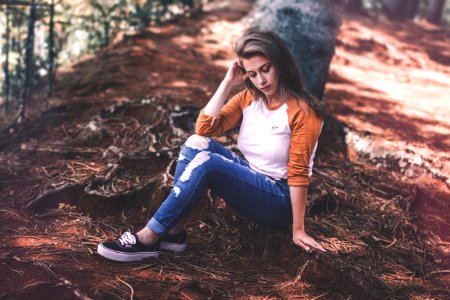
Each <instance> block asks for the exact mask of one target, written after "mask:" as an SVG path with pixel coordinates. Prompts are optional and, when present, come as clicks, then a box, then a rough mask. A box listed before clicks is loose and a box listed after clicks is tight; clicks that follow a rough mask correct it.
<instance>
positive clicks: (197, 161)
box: [180, 151, 209, 182]
mask: <svg viewBox="0 0 450 300" xmlns="http://www.w3.org/2000/svg"><path fill="white" fill-rule="evenodd" d="M208 159H209V155H208V152H205V151H202V152H200V153H198V154H197V155H196V156H195V157H194V159H193V160H192V161H191V162H190V163H189V164H188V165H187V167H186V169H184V172H183V174H181V176H180V181H181V182H186V181H188V180H189V179H190V178H191V174H192V171H193V170H194V169H195V168H197V167H198V166H200V165H201V164H203V163H204V162H205V161H207V160H208Z"/></svg>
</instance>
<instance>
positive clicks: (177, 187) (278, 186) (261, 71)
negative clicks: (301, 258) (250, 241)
mask: <svg viewBox="0 0 450 300" xmlns="http://www.w3.org/2000/svg"><path fill="white" fill-rule="evenodd" d="M235 52H236V56H237V58H236V59H235V60H234V61H233V63H232V64H231V66H230V67H229V69H228V72H227V73H226V75H225V78H224V80H223V81H222V83H221V84H220V86H219V88H218V89H217V91H216V93H215V94H214V96H213V97H212V98H211V100H209V102H208V103H207V104H206V106H205V107H204V108H203V110H202V111H201V112H200V115H199V117H198V119H197V124H196V134H195V135H193V136H191V137H189V138H188V140H187V141H186V143H185V145H184V146H183V147H182V149H181V153H180V156H179V159H178V161H177V167H176V170H175V175H174V187H173V189H172V191H171V193H170V194H169V196H168V197H167V199H166V200H165V201H164V202H163V203H162V204H161V206H160V208H159V209H158V210H157V212H156V213H155V215H154V216H153V217H152V218H151V219H150V221H149V222H148V223H147V225H146V226H145V227H144V228H142V229H141V230H140V231H138V232H137V233H131V232H129V231H127V232H125V233H124V234H123V235H122V236H121V237H120V238H119V239H118V240H116V241H112V242H105V243H102V244H100V245H99V246H98V249H97V251H98V253H99V254H100V255H102V256H104V257H106V258H108V259H111V260H115V261H138V260H142V259H145V258H149V257H158V255H159V250H160V249H166V250H173V251H184V250H185V249H186V233H185V231H184V229H183V220H184V219H185V217H186V216H187V214H188V213H189V212H190V211H191V210H192V209H193V208H194V207H195V206H196V205H197V203H198V202H199V201H200V199H202V196H203V194H204V193H205V191H206V190H207V189H208V188H210V189H211V190H212V191H214V193H216V194H217V195H219V196H220V197H221V198H222V199H224V200H225V202H226V203H227V204H228V205H230V206H231V207H232V208H233V209H235V210H236V211H237V212H238V213H240V214H242V215H243V216H245V217H247V218H249V219H251V220H253V221H255V222H257V223H259V224H262V225H265V226H268V227H272V228H287V227H288V226H291V225H292V239H293V241H294V243H295V244H297V245H298V246H300V247H302V248H303V249H305V250H307V251H308V250H312V249H319V250H322V251H325V250H324V249H323V247H322V246H321V245H320V244H319V243H318V242H316V241H315V240H314V239H313V238H312V237H310V236H309V235H308V234H307V233H306V230H305V222H304V221H305V210H306V197H307V191H308V184H309V176H310V175H311V173H312V166H313V158H314V154H315V151H316V148H317V140H318V138H319V135H320V131H321V128H322V124H323V122H322V111H323V103H322V102H321V101H320V100H318V99H316V98H314V97H313V96H312V95H311V94H310V93H308V92H307V91H306V90H305V88H304V86H303V80H302V77H301V73H300V71H299V69H298V67H297V65H296V63H295V61H294V59H293V57H292V54H291V53H290V52H289V50H288V48H287V47H286V45H285V44H284V43H283V42H282V40H281V39H280V38H279V37H278V36H277V35H276V34H275V33H273V32H269V31H251V32H248V33H247V34H245V35H243V36H242V37H241V38H239V39H238V41H237V42H236V45H235ZM243 83H245V84H246V87H247V89H245V90H244V91H242V92H240V93H238V94H237V95H235V96H234V97H232V98H231V100H230V101H228V102H227V103H226V104H225V105H224V103H225V102H226V99H227V97H228V94H229V92H230V90H231V89H232V88H233V87H235V86H238V85H240V84H243ZM236 127H240V130H239V137H238V148H239V150H240V151H241V152H242V153H243V155H244V157H245V159H241V158H239V157H238V156H237V155H235V154H234V153H233V152H231V151H230V150H229V149H228V148H226V147H224V146H222V145H220V144H219V143H217V142H215V141H214V140H212V139H211V138H210V137H212V136H218V135H221V134H223V133H225V132H227V131H228V130H230V129H233V128H236Z"/></svg>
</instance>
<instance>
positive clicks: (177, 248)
mask: <svg viewBox="0 0 450 300" xmlns="http://www.w3.org/2000/svg"><path fill="white" fill-rule="evenodd" d="M186 247H187V243H184V244H180V243H168V242H161V243H160V249H162V250H170V251H173V252H183V251H184V250H186Z"/></svg>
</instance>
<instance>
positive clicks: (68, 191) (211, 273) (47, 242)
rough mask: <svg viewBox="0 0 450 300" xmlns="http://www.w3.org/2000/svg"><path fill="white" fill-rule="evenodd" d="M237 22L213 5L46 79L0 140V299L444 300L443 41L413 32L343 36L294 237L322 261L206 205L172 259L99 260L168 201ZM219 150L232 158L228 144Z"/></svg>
mask: <svg viewBox="0 0 450 300" xmlns="http://www.w3.org/2000/svg"><path fill="white" fill-rule="evenodd" d="M250 9H251V1H235V0H227V1H213V2H212V3H210V4H209V5H208V6H206V7H205V10H204V12H203V13H200V14H197V15H195V16H193V17H192V18H189V19H183V20H179V21H177V22H173V23H170V24H165V25H163V26H161V27H154V28H149V29H148V30H147V31H146V32H145V33H142V34H138V35H136V34H131V33H130V34H124V35H123V36H121V37H119V38H118V39H117V41H115V42H114V43H113V44H112V45H111V46H109V47H108V48H106V49H104V50H102V51H101V52H99V53H98V54H97V55H95V56H92V57H88V58H85V59H83V60H82V61H80V62H79V63H76V64H74V65H72V66H70V67H67V68H65V69H62V70H60V72H59V74H58V78H57V87H56V93H55V97H53V98H52V99H49V101H48V103H47V105H46V107H44V106H42V105H38V100H39V97H40V96H39V93H36V95H35V97H34V98H35V99H34V103H33V104H32V107H31V109H30V111H29V117H28V119H27V120H26V121H25V122H24V123H22V124H21V125H20V126H13V127H11V128H9V129H8V130H4V131H3V132H1V133H0V200H1V201H0V231H1V233H2V234H1V237H0V245H1V247H0V273H1V274H2V279H3V280H1V281H0V298H1V299H79V298H82V299H90V298H92V299H116V298H117V299H129V298H135V299H184V298H186V299H222V298H232V299H278V298H282V299H284V298H289V299H290V298H295V299H297V298H300V299H361V298H365V299H448V298H450V293H449V292H448V291H449V283H450V271H449V266H450V264H449V254H450V248H449V245H450V240H449V232H450V231H449V221H448V220H449V218H448V216H449V213H448V212H449V209H448V207H449V203H450V202H449V200H450V192H449V186H450V184H449V182H450V181H449V174H448V170H449V153H450V152H449V151H448V150H449V136H450V135H449V134H450V123H449V120H448V118H447V116H448V115H449V113H450V105H449V103H448V100H449V99H448V95H450V81H449V74H450V52H449V48H448V46H447V45H448V44H449V42H450V34H449V33H448V32H446V31H443V30H442V29H439V28H437V27H434V26H431V25H429V24H427V23H424V22H420V21H419V22H403V23H393V22H390V21H387V20H385V19H384V18H381V17H376V16H371V15H368V16H360V15H348V16H345V18H344V20H343V25H342V29H341V33H340V35H339V37H338V44H337V49H336V56H335V58H334V60H333V62H332V66H331V70H330V81H329V83H328V84H327V90H326V95H325V97H326V101H327V103H328V106H329V109H330V114H331V116H330V117H329V118H328V120H327V126H326V128H325V132H324V134H323V136H322V137H321V141H320V146H321V148H320V151H319V153H318V157H317V159H316V163H315V173H314V175H313V178H312V183H311V186H310V197H309V201H310V202H309V206H308V214H307V220H306V224H307V228H308V230H309V232H310V234H311V235H313V236H314V237H316V238H317V239H318V240H319V241H320V242H321V243H322V244H323V245H324V247H325V248H326V249H327V250H328V252H327V253H325V254H319V253H305V252H303V251H301V250H300V249H299V248H297V247H296V246H294V245H293V244H292V243H291V241H290V233H289V231H286V232H285V231H275V230H269V229H267V228H262V227H260V226H258V225H256V224H253V223H251V222H249V221H247V220H245V219H243V218H241V217H240V216H237V215H235V214H234V213H233V211H231V210H230V209H229V208H228V207H226V206H225V205H224V204H223V202H222V201H221V200H220V199H218V198H217V197H216V196H214V195H212V194H208V195H205V199H204V200H205V201H203V204H202V205H201V206H200V207H199V208H197V209H196V210H195V212H194V213H193V215H192V217H191V218H190V219H189V220H188V223H187V226H186V229H187V231H188V234H189V248H188V251H186V252H185V253H182V254H172V253H162V254H161V256H160V259H158V260H149V261H145V262H141V263H133V264H119V263H114V262H110V261H106V260H105V259H103V258H101V257H100V256H99V255H97V254H96V246H97V244H98V243H99V242H101V241H104V240H106V239H108V238H114V237H117V236H118V235H119V234H120V231H121V230H123V229H125V228H129V227H131V228H134V229H138V228H139V227H141V226H142V225H143V224H145V222H146V220H147V219H148V218H149V217H150V216H151V214H152V213H153V212H154V211H155V209H156V208H157V207H158V205H159V203H160V202H161V201H162V200H163V199H164V196H165V195H167V193H168V192H169V190H170V185H171V179H172V177H171V173H172V172H173V166H174V161H175V159H176V157H177V153H178V151H179V147H180V145H181V144H182V143H183V141H184V140H185V138H186V137H187V136H189V134H190V133H192V122H193V121H194V120H195V116H196V113H197V112H198V109H199V107H201V106H202V105H204V104H205V103H206V102H207V101H208V99H209V97H210V96H211V95H212V93H213V92H214V90H215V88H216V87H217V86H218V84H219V83H220V81H221V79H222V77H223V76H224V74H225V70H226V66H227V65H228V64H229V62H230V61H231V59H232V58H233V57H232V53H231V47H230V46H231V43H232V41H233V40H234V39H235V38H236V36H238V35H239V33H240V32H242V30H244V28H245V26H246V25H245V24H246V18H247V13H248V12H249V11H250ZM3 122H4V125H5V124H7V122H8V118H5V120H4V121H3ZM343 123H345V124H343ZM220 141H221V142H223V143H225V144H227V145H229V146H230V147H232V148H233V147H234V145H235V143H234V141H235V134H230V135H227V136H225V137H221V138H220Z"/></svg>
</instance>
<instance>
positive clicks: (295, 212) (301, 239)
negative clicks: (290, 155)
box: [289, 186, 325, 251]
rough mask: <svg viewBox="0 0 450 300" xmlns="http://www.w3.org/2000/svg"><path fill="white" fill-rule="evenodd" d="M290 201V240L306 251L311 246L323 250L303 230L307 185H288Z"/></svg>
mask: <svg viewBox="0 0 450 300" xmlns="http://www.w3.org/2000/svg"><path fill="white" fill-rule="evenodd" d="M289 188H290V194H291V203H292V218H293V225H292V240H293V241H294V243H295V244H296V245H298V246H300V247H302V248H303V249H305V250H306V251H309V250H310V249H311V248H315V249H319V250H321V251H325V249H324V248H323V247H322V246H321V245H320V244H319V243H318V242H316V241H315V240H314V239H313V238H312V237H310V236H309V235H308V234H307V233H306V231H305V213H306V198H307V195H308V187H303V186H290V187H289Z"/></svg>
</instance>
